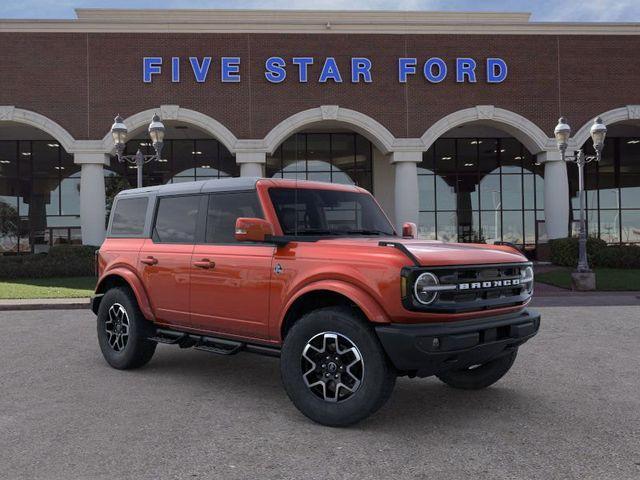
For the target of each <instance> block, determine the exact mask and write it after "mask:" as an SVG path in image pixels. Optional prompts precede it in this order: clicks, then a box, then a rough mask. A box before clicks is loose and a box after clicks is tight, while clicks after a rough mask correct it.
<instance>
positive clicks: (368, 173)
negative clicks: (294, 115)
mask: <svg viewBox="0 0 640 480" xmlns="http://www.w3.org/2000/svg"><path fill="white" fill-rule="evenodd" d="M372 162H373V151H372V145H371V142H370V141H369V140H367V139H366V138H365V137H363V136H362V135H359V134H356V133H297V134H294V135H292V136H291V137H289V138H288V139H287V140H285V141H284V142H283V143H282V145H280V146H279V147H278V148H277V149H276V151H275V152H274V153H273V155H268V156H267V165H266V176H267V177H277V178H298V179H300V180H316V181H321V182H332V183H343V184H350V185H358V186H360V187H363V188H366V189H367V190H369V191H370V192H371V191H372V190H373V179H372Z"/></svg>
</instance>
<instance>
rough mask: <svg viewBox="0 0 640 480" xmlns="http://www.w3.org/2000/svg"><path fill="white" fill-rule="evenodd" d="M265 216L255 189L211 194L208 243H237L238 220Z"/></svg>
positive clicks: (206, 239)
mask: <svg viewBox="0 0 640 480" xmlns="http://www.w3.org/2000/svg"><path fill="white" fill-rule="evenodd" d="M240 217H250V218H263V215H262V209H261V208H260V203H259V202H258V196H257V193H256V192H255V191H252V192H231V193H216V194H212V195H210V196H209V208H208V211H207V233H206V236H205V241H206V242H207V243H235V241H236V238H235V232H236V220H237V219H238V218H240Z"/></svg>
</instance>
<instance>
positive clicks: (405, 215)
mask: <svg viewBox="0 0 640 480" xmlns="http://www.w3.org/2000/svg"><path fill="white" fill-rule="evenodd" d="M421 161H422V152H393V153H392V154H391V163H392V164H393V165H394V167H395V170H396V175H395V176H396V178H395V188H394V199H395V225H396V229H397V231H398V232H399V233H400V232H402V224H403V223H405V222H413V223H415V224H416V225H417V224H418V163H420V162H421Z"/></svg>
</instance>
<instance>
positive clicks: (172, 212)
mask: <svg viewBox="0 0 640 480" xmlns="http://www.w3.org/2000/svg"><path fill="white" fill-rule="evenodd" d="M199 204H200V195H188V196H184V197H165V198H160V200H159V203H158V213H157V215H156V225H155V228H154V230H153V240H154V241H156V242H162V243H194V241H195V238H196V224H197V220H198V205H199Z"/></svg>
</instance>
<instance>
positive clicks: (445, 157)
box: [435, 138, 474, 175]
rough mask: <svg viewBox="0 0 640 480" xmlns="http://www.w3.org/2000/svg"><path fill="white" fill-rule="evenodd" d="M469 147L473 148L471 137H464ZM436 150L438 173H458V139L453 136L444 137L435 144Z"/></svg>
mask: <svg viewBox="0 0 640 480" xmlns="http://www.w3.org/2000/svg"><path fill="white" fill-rule="evenodd" d="M464 141H466V142H467V146H468V147H469V149H473V148H474V147H472V146H471V145H470V143H469V142H471V141H472V140H471V139H464ZM435 151H436V159H435V163H436V173H437V174H438V175H446V174H455V173H456V140H455V139H453V138H442V139H440V140H438V141H437V142H436V144H435Z"/></svg>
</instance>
